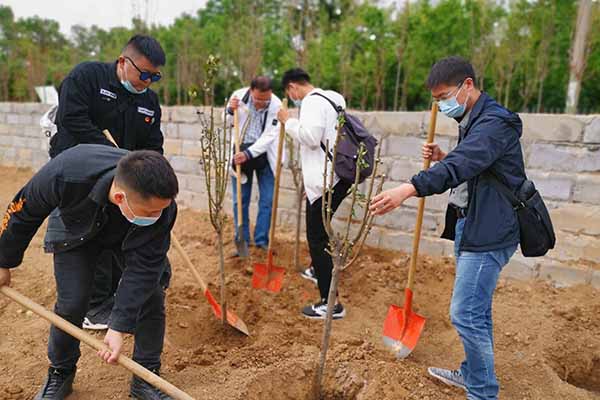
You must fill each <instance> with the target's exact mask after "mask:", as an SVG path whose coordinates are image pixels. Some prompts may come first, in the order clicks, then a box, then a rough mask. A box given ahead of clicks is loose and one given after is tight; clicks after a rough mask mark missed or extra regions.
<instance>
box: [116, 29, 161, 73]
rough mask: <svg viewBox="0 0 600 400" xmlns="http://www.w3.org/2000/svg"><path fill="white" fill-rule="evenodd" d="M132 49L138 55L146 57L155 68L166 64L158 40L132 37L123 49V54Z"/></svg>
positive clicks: (139, 36) (146, 37)
mask: <svg viewBox="0 0 600 400" xmlns="http://www.w3.org/2000/svg"><path fill="white" fill-rule="evenodd" d="M127 49H132V50H133V51H135V52H136V53H138V54H139V55H142V56H144V57H146V58H147V59H148V60H149V61H150V62H151V63H152V65H154V66H155V67H161V66H163V65H165V64H166V63H167V56H166V55H165V51H164V50H163V48H162V47H161V45H160V43H158V40H156V39H154V38H153V37H151V36H146V35H134V36H132V37H131V39H129V42H127V44H126V45H125V47H124V48H123V53H125V52H126V51H127Z"/></svg>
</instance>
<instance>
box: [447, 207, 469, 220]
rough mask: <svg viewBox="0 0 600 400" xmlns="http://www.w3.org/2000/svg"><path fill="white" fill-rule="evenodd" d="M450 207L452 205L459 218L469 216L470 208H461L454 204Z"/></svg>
mask: <svg viewBox="0 0 600 400" xmlns="http://www.w3.org/2000/svg"><path fill="white" fill-rule="evenodd" d="M450 207H452V209H453V210H454V212H455V213H456V218H458V219H461V218H467V211H468V210H467V209H466V208H460V207H456V206H454V205H451V206H450Z"/></svg>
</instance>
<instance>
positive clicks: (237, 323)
mask: <svg viewBox="0 0 600 400" xmlns="http://www.w3.org/2000/svg"><path fill="white" fill-rule="evenodd" d="M102 133H103V134H104V136H106V138H107V139H108V141H110V142H111V143H112V144H114V145H115V147H116V148H119V146H118V145H117V143H116V142H115V140H114V139H113V137H112V135H111V133H110V131H109V130H108V129H105V130H103V131H102ZM238 193H239V192H238ZM238 204H239V203H238ZM171 239H172V241H173V244H174V245H175V249H177V251H178V252H179V254H180V255H181V257H182V258H183V260H184V261H185V263H186V264H187V266H188V268H189V269H190V271H191V272H192V275H194V278H196V280H197V281H198V284H199V285H200V288H201V289H202V293H203V294H204V297H206V299H207V300H208V303H209V304H210V306H211V307H212V309H213V313H214V314H215V316H216V317H217V318H218V319H220V320H222V319H223V313H222V312H221V306H220V305H219V303H218V302H217V300H216V299H215V297H214V296H213V295H212V293H211V292H210V291H209V290H208V286H207V285H206V282H204V280H203V279H202V277H201V276H200V274H199V273H198V271H197V270H196V267H194V264H193V263H192V260H190V258H189V257H188V255H187V253H186V252H185V250H184V249H183V247H182V246H181V243H179V240H178V239H177V236H175V234H174V233H173V232H171ZM226 317H227V318H226V320H227V323H228V324H229V325H231V326H232V327H233V328H235V329H237V330H238V331H240V332H242V333H243V334H244V335H246V336H250V332H248V327H247V326H246V324H245V323H244V321H242V320H241V319H240V318H238V317H237V315H235V314H234V313H232V312H230V311H229V310H227V315H226Z"/></svg>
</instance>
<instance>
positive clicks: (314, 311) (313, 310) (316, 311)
mask: <svg viewBox="0 0 600 400" xmlns="http://www.w3.org/2000/svg"><path fill="white" fill-rule="evenodd" d="M302 315H304V316H305V317H306V318H312V319H325V318H326V316H327V302H326V301H325V300H321V301H320V302H318V303H317V304H313V305H312V306H306V307H304V308H303V309H302ZM345 316H346V310H345V309H344V306H342V305H341V304H340V303H337V304H336V305H335V306H333V319H342V318H344V317H345Z"/></svg>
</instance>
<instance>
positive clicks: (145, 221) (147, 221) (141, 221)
mask: <svg viewBox="0 0 600 400" xmlns="http://www.w3.org/2000/svg"><path fill="white" fill-rule="evenodd" d="M122 194H123V198H125V205H126V206H127V208H128V209H129V212H130V213H131V215H133V218H129V217H128V216H127V215H125V213H124V212H123V209H121V205H120V204H119V209H120V210H121V214H123V216H124V217H125V219H126V220H127V221H129V222H131V223H132V224H134V225H137V226H150V225H152V224H154V223H155V222H156V221H158V219H159V218H160V216H161V215H162V210H161V212H160V214H159V215H158V216H156V217H138V216H137V215H135V213H134V212H133V210H132V209H131V207H130V206H129V202H128V201H127V196H126V195H125V192H122Z"/></svg>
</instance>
